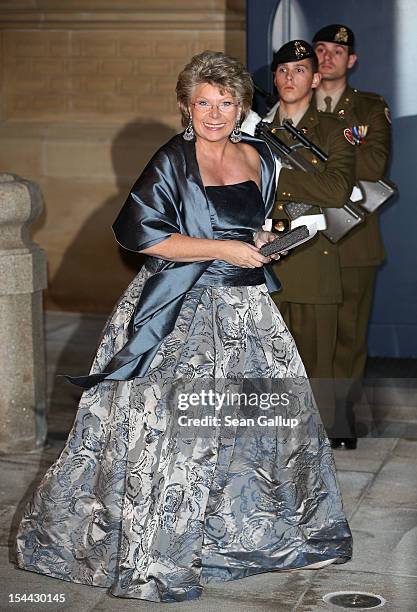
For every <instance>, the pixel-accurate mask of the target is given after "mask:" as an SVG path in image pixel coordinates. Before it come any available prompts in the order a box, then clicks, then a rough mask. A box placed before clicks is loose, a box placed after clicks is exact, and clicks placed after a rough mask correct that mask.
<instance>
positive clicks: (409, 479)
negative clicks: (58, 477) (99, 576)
mask: <svg viewBox="0 0 417 612" xmlns="http://www.w3.org/2000/svg"><path fill="white" fill-rule="evenodd" d="M102 323H103V321H102V319H100V318H98V317H84V318H83V319H79V318H78V317H77V316H75V315H73V316H66V317H64V316H62V315H57V314H53V313H50V314H49V315H48V317H47V356H48V390H49V395H50V405H51V408H50V414H49V432H50V437H49V446H48V447H47V448H45V449H43V450H41V451H37V452H33V453H27V454H13V455H8V456H2V457H0V474H1V476H0V479H1V483H0V487H1V499H0V516H1V518H2V520H1V521H0V550H1V552H2V554H1V555H0V584H1V587H0V589H1V595H0V610H1V611H3V610H15V611H18V612H21V611H22V612H23V611H25V610H30V611H32V610H41V611H42V612H43V611H45V610H51V611H53V612H55V610H65V611H67V610H68V612H69V611H70V610H71V612H90V611H91V612H93V611H94V612H107V611H108V612H110V611H111V612H119V611H123V612H129V610H132V611H137V612H139V611H141V610H156V609H158V608H159V609H162V606H163V604H152V603H149V602H143V601H140V600H133V599H118V598H115V597H113V596H111V595H108V594H107V593H106V591H105V589H100V588H96V587H88V586H83V585H76V584H71V583H67V582H63V581H60V580H56V579H54V578H48V577H46V576H40V575H37V574H34V573H31V572H24V571H22V570H18V569H16V568H15V567H14V565H13V563H12V557H11V553H10V550H9V548H8V546H9V545H10V543H11V542H13V539H14V533H15V528H16V525H17V522H18V520H19V516H20V513H21V511H22V508H23V505H24V503H25V499H26V498H27V497H28V495H29V494H30V491H31V490H32V489H33V487H34V486H35V485H36V483H37V482H38V481H39V479H40V478H41V477H42V475H43V474H44V473H45V471H46V469H47V468H48V466H49V465H50V464H51V463H52V462H53V460H54V459H55V457H56V456H57V455H58V454H59V452H60V450H61V448H62V446H63V444H64V441H65V439H66V435H67V432H68V430H69V428H70V426H71V423H72V421H73V418H74V411H75V408H76V405H77V397H78V390H77V389H76V388H75V387H74V388H72V387H71V386H69V385H68V386H67V385H65V384H64V383H62V382H60V381H59V379H58V380H57V379H56V378H55V373H56V372H57V371H58V372H63V371H64V372H67V373H72V372H73V373H82V372H85V371H86V368H87V367H88V364H89V360H90V358H91V356H92V352H93V350H94V346H95V338H96V337H97V334H98V332H99V330H100V329H101V326H102ZM385 365H386V364H385ZM374 366H375V363H374ZM400 366H401V364H400V365H398V363H397V364H396V368H397V372H396V376H398V375H401V371H402V370H401V367H400ZM378 371H379V372H380V371H381V368H380V367H379V366H378V368H377V371H375V367H374V371H373V372H372V376H378ZM405 376H409V374H405ZM415 382H416V381H415V379H412V378H408V379H407V380H397V381H393V380H391V381H386V380H380V381H379V384H376V383H372V384H370V386H369V388H368V400H369V399H370V404H369V402H368V406H367V408H366V409H367V410H368V411H369V412H370V413H371V415H372V418H373V420H374V422H376V423H377V424H378V427H379V430H380V431H383V430H384V429H385V432H386V435H391V436H394V435H395V436H396V437H380V438H363V439H360V440H359V447H358V449H357V450H356V451H340V450H339V451H335V457H336V463H337V467H338V477H339V481H340V485H341V488H342V492H343V498H344V503H345V509H346V511H347V515H348V518H349V521H350V525H351V528H352V530H353V537H354V557H353V560H352V561H351V562H350V563H347V564H344V565H339V566H333V567H332V566H330V567H329V568H327V569H322V570H316V571H311V570H310V571H308V570H304V571H300V572H294V573H287V574H279V573H266V574H261V575H258V576H254V577H251V578H246V579H244V580H238V581H235V582H232V583H230V582H229V583H225V584H219V585H216V586H210V587H206V588H205V591H204V594H203V596H202V598H201V599H200V600H198V601H196V602H188V603H184V604H169V610H170V611H171V610H172V611H174V610H188V611H190V612H194V611H202V612H203V611H204V612H211V611H213V612H219V609H221V610H222V612H228V611H230V612H240V611H242V612H251V611H259V612H261V611H262V612H269V611H271V612H272V611H278V612H281V611H282V612H286V611H293V610H297V611H298V610H300V611H305V612H307V611H311V610H331V609H333V610H340V609H341V608H340V607H338V608H335V607H331V606H330V605H328V604H326V603H325V602H324V601H323V599H322V598H323V596H325V595H326V594H327V593H330V592H334V591H362V592H368V593H375V594H379V595H381V596H382V597H383V598H384V599H385V600H386V604H385V606H384V608H383V609H384V610H387V611H388V610H389V611H392V612H399V611H408V610H410V611H411V610H412V611H415V610H417V469H416V456H417V435H416V432H417V398H416V396H417V388H416V384H415ZM16 593H20V594H22V593H26V594H29V593H34V594H38V595H40V594H50V595H51V598H52V597H53V595H55V594H62V595H64V596H65V601H64V602H62V603H58V602H56V601H55V602H51V603H38V604H35V603H30V602H26V603H25V602H21V603H11V602H10V594H16Z"/></svg>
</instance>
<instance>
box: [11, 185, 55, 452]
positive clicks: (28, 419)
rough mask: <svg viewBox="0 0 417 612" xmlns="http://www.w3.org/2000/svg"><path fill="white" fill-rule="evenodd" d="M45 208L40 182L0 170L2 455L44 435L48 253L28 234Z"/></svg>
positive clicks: (40, 440) (27, 446) (31, 446)
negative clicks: (44, 302) (44, 292)
mask: <svg viewBox="0 0 417 612" xmlns="http://www.w3.org/2000/svg"><path fill="white" fill-rule="evenodd" d="M42 209H43V200H42V194H41V192H40V189H39V188H38V187H37V185H35V184H34V183H31V182H30V181H26V180H24V179H21V178H20V177H18V176H16V175H13V174H0V377H1V382H0V389H1V392H0V453H10V452H13V451H25V450H32V449H35V448H38V447H40V446H42V445H43V444H44V442H45V439H46V433H47V426H46V382H45V379H46V373H45V342H44V331H43V316H42V290H43V289H45V287H46V285H47V275H46V256H45V253H44V252H43V251H42V250H41V249H40V248H39V247H38V246H37V245H36V244H35V243H34V242H33V241H32V240H31V238H30V234H29V227H30V225H31V223H32V222H33V220H34V219H36V218H37V217H38V216H39V215H40V213H41V212H42Z"/></svg>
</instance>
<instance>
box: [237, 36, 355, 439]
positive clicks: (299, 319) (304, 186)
mask: <svg viewBox="0 0 417 612" xmlns="http://www.w3.org/2000/svg"><path fill="white" fill-rule="evenodd" d="M271 69H272V71H273V72H274V82H275V85H276V87H277V90H278V93H279V97H280V102H279V103H278V104H277V105H276V106H275V107H273V108H272V109H271V111H270V113H269V115H268V116H267V117H265V119H264V120H266V121H269V122H270V123H271V125H272V126H275V127H279V126H280V125H281V123H282V121H283V120H284V119H291V120H292V122H293V124H294V125H296V126H297V127H298V128H299V129H301V130H302V131H303V132H304V134H305V135H306V136H307V138H308V139H309V140H311V141H312V142H313V143H314V144H315V145H317V146H318V147H319V148H321V149H322V150H323V151H324V152H325V153H327V155H328V161H327V162H322V161H320V160H318V159H317V158H316V157H315V156H314V155H313V154H312V153H311V152H310V151H309V150H308V149H300V154H301V155H303V156H304V157H305V158H306V159H307V160H308V161H310V162H311V163H312V164H313V166H314V168H315V170H314V172H313V173H306V172H303V171H301V170H294V169H290V168H281V170H280V173H279V179H278V184H277V201H276V204H275V208H274V210H273V213H272V216H273V229H274V230H275V231H286V230H287V229H288V227H289V222H290V219H289V217H288V215H287V213H286V210H285V205H286V204H288V203H298V202H303V203H306V204H312V205H314V206H313V208H311V209H310V210H309V211H308V215H319V217H320V216H321V217H323V215H320V213H321V210H320V207H321V208H324V207H341V206H343V205H344V204H345V203H346V202H347V200H348V199H349V196H350V194H351V192H352V187H353V181H354V161H355V160H354V149H353V147H352V146H351V145H350V144H349V143H348V142H347V140H346V139H345V137H344V133H343V132H344V130H345V129H346V127H347V126H346V124H345V121H344V120H343V119H342V118H340V117H338V116H335V115H333V114H330V113H319V112H318V111H317V109H316V106H315V102H314V100H313V99H312V96H313V90H314V88H315V87H317V86H318V85H319V84H320V78H321V77H320V74H318V67H317V57H316V55H315V53H314V50H313V48H312V47H311V46H310V45H309V44H308V43H306V42H305V41H302V40H301V41H300V40H296V41H291V42H289V43H287V44H285V45H284V46H283V47H281V49H279V51H277V52H276V53H275V54H274V58H273V62H272V65H271ZM257 120H259V117H258V119H257ZM255 123H256V118H255V119H254V115H252V116H250V117H249V118H248V119H247V120H246V122H245V123H244V124H243V126H242V129H243V130H244V131H251V132H253V126H254V124H255ZM277 135H278V136H279V138H281V140H284V142H286V144H288V145H293V144H294V140H293V137H292V136H291V135H289V134H288V132H286V131H285V130H282V131H279V132H278V133H277ZM319 217H318V218H319ZM324 227H325V226H323V227H321V229H324ZM274 269H275V271H276V273H277V275H278V277H279V279H280V281H281V283H282V287H283V288H282V291H280V292H279V293H276V294H274V295H273V298H274V301H275V302H276V303H277V305H278V307H279V309H280V311H281V313H282V315H283V318H284V320H285V322H286V324H287V326H288V328H289V329H290V331H291V333H292V335H293V336H294V339H295V341H296V344H297V347H298V350H299V352H300V354H301V357H302V359H303V362H304V365H305V366H306V370H307V373H308V375H309V376H310V377H311V378H321V379H323V378H324V379H333V377H334V371H333V363H334V357H335V343H336V336H337V320H338V307H339V305H341V303H342V283H341V277H340V262H339V250H338V247H337V246H336V245H334V244H332V243H331V242H329V240H327V238H325V237H324V236H323V235H322V234H321V233H320V232H319V233H318V234H317V235H316V237H315V238H313V239H312V240H310V241H308V242H307V243H306V244H305V245H302V246H300V247H297V248H296V249H294V251H292V252H290V254H289V255H288V256H287V257H285V258H284V259H281V260H280V261H279V263H278V264H277V265H276V266H274ZM318 404H319V409H320V412H321V415H322V418H323V421H324V423H325V425H326V426H327V427H328V428H329V427H331V425H332V416H333V415H332V412H333V410H334V406H333V404H332V400H331V398H330V396H329V397H328V398H327V400H326V401H323V399H321V400H320V399H319V402H318ZM325 404H326V405H325Z"/></svg>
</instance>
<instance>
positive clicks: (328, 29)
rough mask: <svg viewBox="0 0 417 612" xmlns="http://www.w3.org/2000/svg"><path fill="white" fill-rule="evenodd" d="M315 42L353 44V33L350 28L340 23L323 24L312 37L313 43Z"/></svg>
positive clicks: (351, 45) (349, 45) (350, 45)
mask: <svg viewBox="0 0 417 612" xmlns="http://www.w3.org/2000/svg"><path fill="white" fill-rule="evenodd" d="M316 42H331V43H337V44H338V45H346V47H352V49H353V48H354V46H355V35H354V34H353V32H352V30H351V29H350V28H348V27H347V26H345V25H342V24H340V23H333V24H332V25H328V26H324V28H321V30H319V31H318V32H316V34H314V37H313V43H316Z"/></svg>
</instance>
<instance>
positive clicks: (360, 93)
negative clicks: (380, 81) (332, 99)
mask: <svg viewBox="0 0 417 612" xmlns="http://www.w3.org/2000/svg"><path fill="white" fill-rule="evenodd" d="M353 92H354V93H355V94H356V95H358V96H363V97H364V98H371V99H372V100H379V101H380V102H384V98H383V97H382V96H381V94H378V93H375V92H374V91H362V90H359V89H354V90H353Z"/></svg>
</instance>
